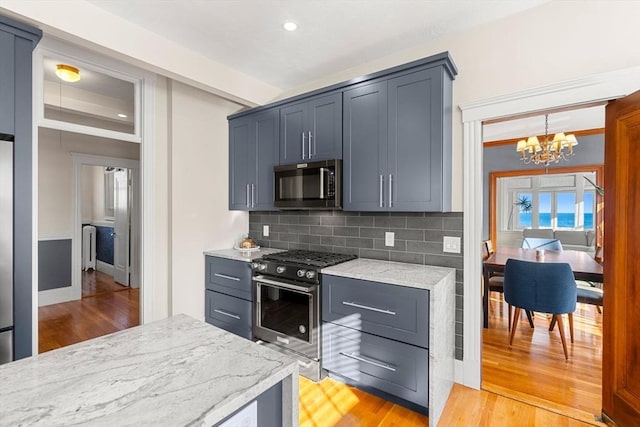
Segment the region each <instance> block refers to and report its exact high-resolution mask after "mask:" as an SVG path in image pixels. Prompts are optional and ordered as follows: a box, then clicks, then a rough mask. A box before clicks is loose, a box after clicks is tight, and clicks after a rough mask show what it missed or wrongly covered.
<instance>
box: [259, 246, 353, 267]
mask: <svg viewBox="0 0 640 427" xmlns="http://www.w3.org/2000/svg"><path fill="white" fill-rule="evenodd" d="M356 258H357V256H356V255H347V254H337V253H332V252H317V251H305V250H292V251H286V252H278V253H275V254H270V255H264V256H263V257H262V259H263V260H266V261H277V262H286V263H291V264H300V265H305V266H309V267H316V268H324V267H329V266H332V265H336V264H340V263H342V262H346V261H351V260H352V259H356Z"/></svg>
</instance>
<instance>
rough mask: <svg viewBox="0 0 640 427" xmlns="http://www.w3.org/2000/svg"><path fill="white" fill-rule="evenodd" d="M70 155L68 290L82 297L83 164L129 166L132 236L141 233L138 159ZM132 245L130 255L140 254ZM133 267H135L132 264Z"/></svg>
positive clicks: (74, 296)
mask: <svg viewBox="0 0 640 427" xmlns="http://www.w3.org/2000/svg"><path fill="white" fill-rule="evenodd" d="M71 158H72V159H73V195H72V200H73V213H72V215H73V223H72V224H73V238H72V240H71V294H72V296H73V299H76V300H78V299H80V298H81V297H82V274H81V270H82V268H81V261H80V260H81V249H82V244H81V241H82V209H81V194H82V189H81V180H82V179H81V177H82V166H111V167H115V168H126V169H130V170H131V187H132V189H133V197H132V200H131V236H132V241H133V240H134V239H133V236H140V226H141V224H140V215H139V213H138V212H139V210H140V199H141V194H140V190H141V186H140V162H139V161H138V160H130V159H121V158H117V157H104V156H94V155H90V154H80V153H71ZM134 246H135V245H132V249H131V252H132V257H131V259H137V260H138V261H139V258H138V257H136V256H135V255H133V252H134V250H135V249H134ZM135 269H136V270H137V269H138V268H135Z"/></svg>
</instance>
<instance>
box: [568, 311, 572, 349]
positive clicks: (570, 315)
mask: <svg viewBox="0 0 640 427" xmlns="http://www.w3.org/2000/svg"><path fill="white" fill-rule="evenodd" d="M569 334H570V335H571V344H573V313H569Z"/></svg>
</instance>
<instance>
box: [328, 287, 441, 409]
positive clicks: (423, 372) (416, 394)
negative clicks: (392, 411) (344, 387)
mask: <svg viewBox="0 0 640 427" xmlns="http://www.w3.org/2000/svg"><path fill="white" fill-rule="evenodd" d="M429 298H430V294H429V291H428V290H426V289H418V288H412V287H404V286H396V285H390V284H386V283H379V282H372V281H368V280H360V279H352V278H347V277H340V276H333V275H329V274H325V275H323V278H322V358H321V360H322V368H323V369H325V370H326V371H328V372H329V374H330V375H331V376H332V377H334V378H336V379H339V380H341V381H343V382H346V383H348V384H352V385H355V386H357V387H360V388H362V389H364V390H366V391H368V392H371V393H373V394H377V395H379V396H381V397H383V398H385V399H387V400H391V401H396V402H398V403H400V404H402V405H405V406H408V407H410V408H412V409H415V410H417V411H419V412H423V413H426V412H427V411H428V408H429V393H428V389H429Z"/></svg>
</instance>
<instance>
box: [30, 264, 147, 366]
mask: <svg viewBox="0 0 640 427" xmlns="http://www.w3.org/2000/svg"><path fill="white" fill-rule="evenodd" d="M139 324H140V290H139V289H133V288H128V287H126V286H122V285H120V284H118V283H116V282H114V281H113V278H112V277H111V276H108V275H106V274H104V273H102V272H99V271H88V272H87V271H83V272H82V299H81V300H80V301H70V302H63V303H60V304H53V305H48V306H44V307H40V308H39V309H38V334H39V338H38V352H39V353H43V352H45V351H49V350H53V349H56V348H60V347H64V346H67V345H71V344H75V343H78V342H82V341H86V340H89V339H92V338H96V337H99V336H102V335H107V334H110V333H113V332H117V331H120V330H123V329H127V328H131V327H133V326H137V325H139Z"/></svg>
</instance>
